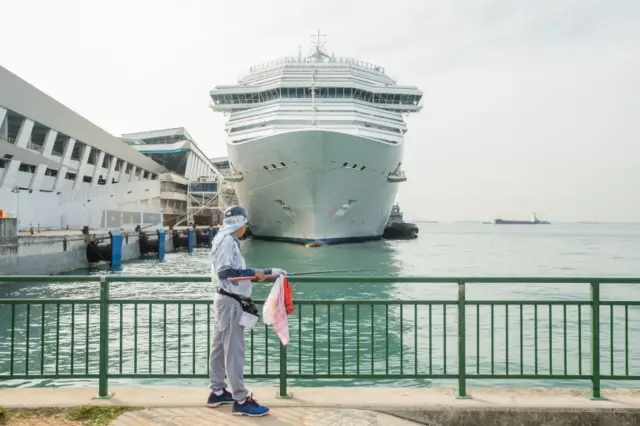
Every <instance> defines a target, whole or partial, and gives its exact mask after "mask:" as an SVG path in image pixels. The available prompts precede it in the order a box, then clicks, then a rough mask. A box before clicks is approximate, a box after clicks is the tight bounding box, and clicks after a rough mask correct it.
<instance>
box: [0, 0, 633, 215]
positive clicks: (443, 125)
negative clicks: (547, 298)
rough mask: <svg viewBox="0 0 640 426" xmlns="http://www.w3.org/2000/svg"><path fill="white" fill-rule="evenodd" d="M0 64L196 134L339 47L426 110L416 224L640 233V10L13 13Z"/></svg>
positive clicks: (258, 6) (135, 126)
mask: <svg viewBox="0 0 640 426" xmlns="http://www.w3.org/2000/svg"><path fill="white" fill-rule="evenodd" d="M0 13H1V14H2V34H3V40H4V41H3V42H2V43H0V63H1V64H2V65H3V66H5V67H6V68H8V69H9V70H11V71H12V72H14V73H16V74H18V75H19V76H20V77H22V78H24V79H25V80H27V81H29V82H30V83H31V84H33V85H35V86H36V87H38V88H39V89H41V90H43V91H45V92H46V93H47V94H49V95H51V96H53V97H54V98H56V99H57V100H59V101H60V102H62V103H64V104H66V105H67V106H69V107H70V108H72V109H73V110H75V111H76V112H78V113H80V114H81V115H83V116H85V117H86V118H88V119H89V120H91V121H93V122H94V123H96V124H97V125H99V126H101V127H103V128H105V129H106V130H107V131H109V132H111V133H113V134H115V135H120V134H122V133H129V132H137V131H143V130H151V129H158V128H168V127H179V126H184V127H186V128H187V130H188V131H189V132H190V133H191V134H192V135H193V136H194V138H195V139H196V141H197V142H198V144H199V145H200V146H201V148H202V149H203V150H204V151H205V152H206V153H207V154H209V155H210V156H223V155H226V150H225V143H224V138H225V133H224V117H223V116H222V115H221V114H219V113H214V112H213V111H212V110H211V109H210V108H209V107H208V101H209V97H208V91H209V90H210V89H212V88H213V87H214V86H216V85H220V84H234V83H235V82H236V80H237V78H238V77H239V76H240V75H242V74H244V73H246V72H247V70H248V68H249V67H250V66H251V65H253V64H255V63H260V62H264V61H269V60H271V59H276V58H279V57H281V56H286V55H296V54H297V51H298V45H300V44H302V45H303V49H305V51H306V49H307V48H308V47H309V41H310V37H309V35H310V34H311V33H313V32H315V31H316V30H317V29H318V28H320V29H321V31H322V32H323V33H326V34H327V37H326V42H327V44H326V47H327V49H328V50H330V51H332V52H335V54H336V55H337V56H352V57H355V58H357V59H360V60H364V61H368V62H373V63H376V64H379V65H381V66H383V67H385V68H386V70H387V72H388V73H389V74H390V75H391V76H392V77H394V78H396V79H397V80H398V83H399V84H407V85H416V86H418V87H420V88H421V89H422V90H423V91H424V92H425V96H424V100H423V104H424V108H423V110H422V111H421V112H420V113H418V114H417V115H414V116H412V117H410V118H409V120H408V121H409V132H408V133H407V135H406V146H405V162H404V166H405V171H406V173H407V175H408V178H409V181H408V182H406V183H405V184H402V185H401V189H400V192H399V196H398V201H399V202H400V204H401V208H402V210H404V211H405V213H406V217H407V218H411V219H436V220H441V221H450V220H463V219H490V218H494V217H499V216H502V217H505V218H506V217H509V218H523V219H524V218H528V217H529V215H530V213H531V212H532V211H535V212H536V213H537V214H538V216H539V217H541V218H544V219H549V220H552V221H572V220H577V221H581V220H602V221H640V118H639V116H640V24H639V22H640V1H639V0H626V1H625V0H619V1H617V0H602V1H600V0H565V1H562V0H457V1H456V0H440V1H433V0H395V1H392V2H389V1H384V2H383V1H379V2H376V1H371V0H369V1H364V0H348V1H345V0H341V1H337V0H324V1H321V2H310V1H301V0H297V1H293V0H286V1H285V0H272V1H264V0H263V1H258V0H245V1H219V0H208V1H207V0H174V1H169V0H129V1H123V0H112V1H108V2H106V1H96V0H93V1H87V0H82V1H81V0H57V1H50V0H39V1H37V0H20V1H9V0H0Z"/></svg>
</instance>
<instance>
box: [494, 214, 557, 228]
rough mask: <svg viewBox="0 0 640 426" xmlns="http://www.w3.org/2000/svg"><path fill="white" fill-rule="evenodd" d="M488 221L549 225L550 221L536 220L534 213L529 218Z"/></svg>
mask: <svg viewBox="0 0 640 426" xmlns="http://www.w3.org/2000/svg"><path fill="white" fill-rule="evenodd" d="M489 223H493V224H494V225H549V224H550V222H547V221H545V220H538V218H537V217H536V214H535V213H533V214H532V215H531V219H530V220H504V219H494V220H493V222H489Z"/></svg>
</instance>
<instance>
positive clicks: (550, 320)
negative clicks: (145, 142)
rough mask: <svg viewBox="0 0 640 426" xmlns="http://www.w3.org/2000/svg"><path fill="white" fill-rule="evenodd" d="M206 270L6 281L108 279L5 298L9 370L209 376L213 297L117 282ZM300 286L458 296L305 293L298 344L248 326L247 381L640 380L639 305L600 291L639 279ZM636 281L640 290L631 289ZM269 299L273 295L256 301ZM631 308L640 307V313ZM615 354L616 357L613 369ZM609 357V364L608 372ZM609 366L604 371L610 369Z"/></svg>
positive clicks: (78, 375) (461, 388) (2, 334)
mask: <svg viewBox="0 0 640 426" xmlns="http://www.w3.org/2000/svg"><path fill="white" fill-rule="evenodd" d="M210 280H211V278H210V277H208V276H120V275H101V276H10V277H0V284H3V283H4V284H6V283H30V284H31V283H33V284H36V283H52V282H56V283H62V282H67V283H71V282H76V283H78V282H81V283H88V282H95V283H99V286H100V292H99V298H95V299H13V298H5V299H0V355H1V356H0V380H33V379H97V380H98V388H99V389H98V397H100V398H105V397H108V396H109V389H108V383H109V379H168V378H207V377H208V364H209V362H208V361H209V348H210V342H211V320H212V318H211V309H210V305H211V300H210V298H207V299H203V300H160V299H157V300H156V299H153V298H147V299H113V298H111V297H110V285H111V284H112V283H129V285H132V284H133V283H151V282H153V283H193V282H206V283H210ZM291 282H292V283H293V284H294V285H296V284H297V283H331V282H333V283H389V284H391V283H393V284H401V283H420V284H429V283H432V284H434V283H442V284H453V285H455V286H456V287H457V297H456V298H451V299H447V300H296V301H295V311H294V313H293V314H292V315H290V317H289V328H290V335H291V341H290V343H289V345H288V346H287V347H283V346H281V345H280V344H279V341H278V339H277V337H276V336H275V334H274V333H273V331H272V330H270V329H269V328H268V327H267V326H264V325H262V326H259V327H257V328H256V329H253V330H251V331H250V332H248V333H247V334H248V336H247V350H246V354H247V366H246V368H245V373H246V377H247V378H256V379H274V380H277V381H278V382H279V389H280V390H279V395H280V396H281V397H286V396H287V395H288V394H287V385H288V384H289V383H290V382H291V381H295V380H320V379H323V380H340V381H346V380H381V381H390V380H392V381H397V380H407V379H411V380H413V381H416V382H423V383H424V382H425V381H427V380H429V379H454V380H457V396H458V397H460V398H465V397H468V394H467V381H468V380H471V379H490V380H514V379H520V380H536V381H546V380H585V381H590V386H591V394H590V395H591V397H592V398H594V399H599V398H601V381H603V380H627V381H630V380H640V353H638V351H635V352H633V351H630V345H631V343H630V342H632V341H634V339H635V341H637V340H638V337H640V309H638V308H640V301H628V300H624V301H616V300H602V299H601V296H600V290H601V287H602V285H605V284H640V278H504V277H500V278H496V277H493V278H492V277H486V278H449V277H447V278H440V277H328V276H323V277H297V278H296V277H292V278H291ZM466 284H513V285H516V284H560V285H569V284H583V285H584V284H586V285H588V286H589V288H590V297H589V298H588V299H587V298H585V299H584V300H550V298H548V299H540V300H468V299H467V297H466ZM626 288H629V289H637V287H635V286H628V287H626ZM258 303H259V304H261V303H262V302H261V301H260V302H258ZM633 315H636V317H635V318H633ZM607 364H608V366H607ZM607 367H608V368H607ZM603 368H604V370H603Z"/></svg>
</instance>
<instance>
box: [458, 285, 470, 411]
mask: <svg viewBox="0 0 640 426" xmlns="http://www.w3.org/2000/svg"><path fill="white" fill-rule="evenodd" d="M466 304H467V299H466V296H465V283H464V281H462V280H460V281H458V394H457V395H456V398H457V399H468V398H470V396H469V395H467V354H466V345H467V338H466V337H467V327H466V311H465V308H466Z"/></svg>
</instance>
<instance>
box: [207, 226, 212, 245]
mask: <svg viewBox="0 0 640 426" xmlns="http://www.w3.org/2000/svg"><path fill="white" fill-rule="evenodd" d="M212 246H213V226H210V227H209V242H208V243H207V247H209V248H211V247H212Z"/></svg>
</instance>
